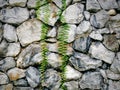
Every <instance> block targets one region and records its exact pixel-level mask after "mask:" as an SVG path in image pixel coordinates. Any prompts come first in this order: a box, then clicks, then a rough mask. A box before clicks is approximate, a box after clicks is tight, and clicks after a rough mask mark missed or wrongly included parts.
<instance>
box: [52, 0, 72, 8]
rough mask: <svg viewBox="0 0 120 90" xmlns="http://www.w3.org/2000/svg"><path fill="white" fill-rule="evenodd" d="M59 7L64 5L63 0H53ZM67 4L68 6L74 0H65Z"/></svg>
mask: <svg viewBox="0 0 120 90" xmlns="http://www.w3.org/2000/svg"><path fill="white" fill-rule="evenodd" d="M52 1H53V2H54V3H55V4H56V5H57V6H58V7H59V8H62V7H63V4H62V0H52ZM65 1H66V2H65V4H66V6H68V5H69V4H70V3H71V1H72V0H65Z"/></svg>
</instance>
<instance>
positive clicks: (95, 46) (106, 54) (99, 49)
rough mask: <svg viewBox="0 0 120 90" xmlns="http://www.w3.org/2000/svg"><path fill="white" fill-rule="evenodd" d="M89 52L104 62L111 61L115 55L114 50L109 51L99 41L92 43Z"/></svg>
mask: <svg viewBox="0 0 120 90" xmlns="http://www.w3.org/2000/svg"><path fill="white" fill-rule="evenodd" d="M89 53H90V54H91V55H92V57H94V58H96V59H100V60H103V61H104V62H106V63H109V64H111V63H112V62H113V59H114V57H115V53H114V52H112V51H109V50H108V49H106V48H105V47H104V46H103V44H102V43H99V42H96V43H92V45H91V46H90V50H89Z"/></svg>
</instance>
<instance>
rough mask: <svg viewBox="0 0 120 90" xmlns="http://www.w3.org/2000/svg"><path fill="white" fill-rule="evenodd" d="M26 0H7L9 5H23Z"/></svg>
mask: <svg viewBox="0 0 120 90" xmlns="http://www.w3.org/2000/svg"><path fill="white" fill-rule="evenodd" d="M26 3H27V0H9V4H10V5H11V6H19V7H25V5H26Z"/></svg>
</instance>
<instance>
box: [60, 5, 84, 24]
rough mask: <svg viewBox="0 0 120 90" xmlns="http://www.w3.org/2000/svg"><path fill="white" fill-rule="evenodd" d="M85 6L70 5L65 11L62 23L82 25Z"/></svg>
mask: <svg viewBox="0 0 120 90" xmlns="http://www.w3.org/2000/svg"><path fill="white" fill-rule="evenodd" d="M83 9H84V5H83V4H80V3H75V4H73V5H70V6H69V7H68V8H67V9H66V10H64V11H63V13H62V17H61V21H62V22H63V23H71V24H78V23H80V22H81V21H82V20H83V18H84V16H83V14H82V13H83Z"/></svg>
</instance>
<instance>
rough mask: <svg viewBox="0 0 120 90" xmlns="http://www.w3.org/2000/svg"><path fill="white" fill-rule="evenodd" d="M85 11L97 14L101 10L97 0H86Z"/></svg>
mask: <svg viewBox="0 0 120 90" xmlns="http://www.w3.org/2000/svg"><path fill="white" fill-rule="evenodd" d="M86 9H87V10H88V11H92V12H97V11H99V10H100V9H101V7H100V5H99V3H98V1H97V0H87V1H86Z"/></svg>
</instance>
